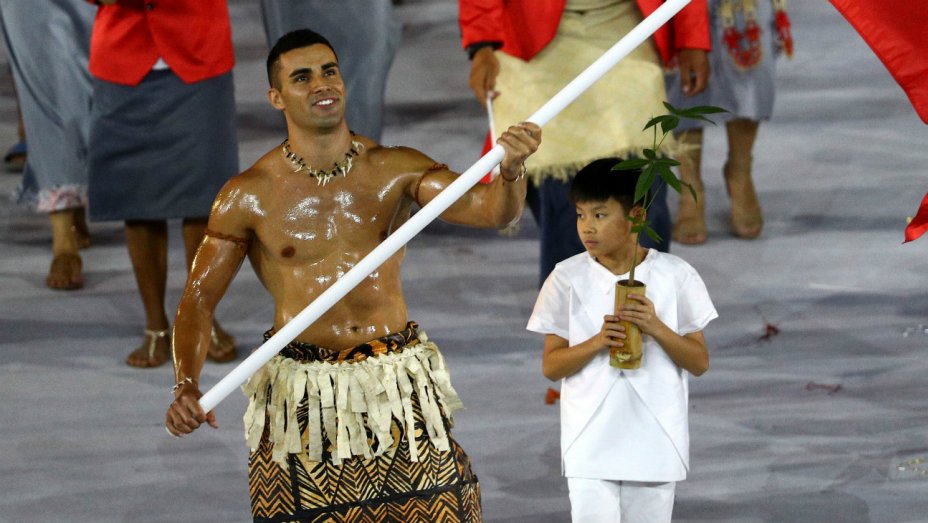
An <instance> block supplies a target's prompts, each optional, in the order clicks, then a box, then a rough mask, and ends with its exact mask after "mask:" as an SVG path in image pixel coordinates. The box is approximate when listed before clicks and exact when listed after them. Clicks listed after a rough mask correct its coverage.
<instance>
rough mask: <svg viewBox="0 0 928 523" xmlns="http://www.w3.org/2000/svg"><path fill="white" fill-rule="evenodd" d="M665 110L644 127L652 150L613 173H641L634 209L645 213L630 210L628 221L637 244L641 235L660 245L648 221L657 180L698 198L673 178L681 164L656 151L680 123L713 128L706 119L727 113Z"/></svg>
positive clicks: (632, 275) (707, 109)
mask: <svg viewBox="0 0 928 523" xmlns="http://www.w3.org/2000/svg"><path fill="white" fill-rule="evenodd" d="M664 107H666V108H667V113H666V114H662V115H660V116H655V117H653V118H651V119H650V120H649V121H648V123H647V125H645V126H644V129H643V130H645V131H647V130H648V129H653V130H654V138H653V140H652V146H651V148H650V149H643V150H642V151H641V154H642V155H643V156H644V158H637V157H635V158H629V159H627V160H623V161H621V162H619V163H617V164H615V165H614V166H613V167H612V170H613V171H637V170H639V169H640V170H641V176H640V177H639V178H638V184H637V185H636V186H635V205H634V206H633V207H641V208H642V209H644V211H645V212H632V211H631V209H630V210H629V213H628V220H629V221H630V222H632V232H633V233H637V234H638V242H639V243H640V240H641V234H642V233H643V234H647V235H648V237H650V238H651V239H652V240H654V241H655V242H660V241H661V237H660V235H658V234H657V231H655V230H654V229H653V228H652V227H651V224H650V222H649V221H648V213H647V211H648V207H650V206H651V204H652V203H654V199H655V198H657V196H658V195H657V192H659V191H655V194H650V198H649V197H648V196H649V189H650V188H651V185H652V184H653V183H654V180H655V179H657V177H658V176H660V177H661V180H663V181H664V183H665V184H666V185H667V186H668V187H670V188H672V189H673V190H675V191H677V193H678V194H683V188H684V187H686V188H687V189H688V190H689V192H690V194H691V195H692V196H693V199H694V200H695V199H697V197H696V189H694V188H693V186H692V185H690V184H688V183H686V182H684V181H683V180H681V179H679V178H677V175H676V174H674V172H673V170H672V168H673V167H677V166H678V165H680V162H678V161H677V160H674V159H673V158H670V157H668V156H663V155H659V154H658V153H657V151H658V150H659V149H660V147H661V145H663V143H664V140H666V139H667V136H669V135H670V133H672V132H673V130H674V129H676V128H677V126H679V125H680V122H681V121H682V120H683V119H690V120H703V121H705V122H709V123H711V124H712V125H715V122H713V121H712V120H710V119H709V118H707V117H706V115H710V114H717V113H726V112H728V111H726V110H725V109H722V108H721V107H716V106H714V105H697V106H695V107H689V108H686V109H680V108H677V107H674V106H673V105H671V104H669V103H667V102H664ZM658 127H660V137H659V138H660V139H658V131H657V128H658ZM637 258H638V249H637V248H636V249H633V250H632V268H631V270H630V272H629V274H628V282H629V285H635V284H636V282H635V265H637V264H638V259H637Z"/></svg>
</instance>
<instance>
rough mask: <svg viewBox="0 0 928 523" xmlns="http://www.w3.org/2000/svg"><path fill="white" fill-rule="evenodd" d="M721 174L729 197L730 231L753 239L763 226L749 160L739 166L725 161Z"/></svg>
mask: <svg viewBox="0 0 928 523" xmlns="http://www.w3.org/2000/svg"><path fill="white" fill-rule="evenodd" d="M723 174H724V175H725V189H726V190H727V191H728V197H729V198H731V226H732V232H733V233H734V234H735V236H737V237H739V238H744V239H746V240H753V239H754V238H757V237H758V236H760V233H761V231H762V230H763V228H764V215H763V211H762V210H761V207H760V201H758V199H757V193H756V192H755V191H754V182H753V180H751V162H750V161H748V162H747V163H746V165H740V166H732V165H731V162H729V163H726V164H725V167H724V169H723Z"/></svg>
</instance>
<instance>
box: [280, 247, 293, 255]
mask: <svg viewBox="0 0 928 523" xmlns="http://www.w3.org/2000/svg"><path fill="white" fill-rule="evenodd" d="M294 254H296V249H294V248H293V246H292V245H288V246H286V247H284V248H283V249H281V251H280V255H281V256H283V257H284V258H292V257H293V255H294Z"/></svg>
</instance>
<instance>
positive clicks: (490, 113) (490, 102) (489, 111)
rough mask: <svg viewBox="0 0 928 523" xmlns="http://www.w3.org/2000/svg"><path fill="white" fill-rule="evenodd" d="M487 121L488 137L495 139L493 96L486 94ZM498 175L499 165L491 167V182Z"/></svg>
mask: <svg viewBox="0 0 928 523" xmlns="http://www.w3.org/2000/svg"><path fill="white" fill-rule="evenodd" d="M487 122H488V123H489V124H490V139H491V140H496V123H495V122H494V121H493V97H492V96H490V95H487ZM497 176H499V165H498V164H497V165H496V167H493V179H492V180H490V181H491V182H492V181H493V180H495V179H496V177H497Z"/></svg>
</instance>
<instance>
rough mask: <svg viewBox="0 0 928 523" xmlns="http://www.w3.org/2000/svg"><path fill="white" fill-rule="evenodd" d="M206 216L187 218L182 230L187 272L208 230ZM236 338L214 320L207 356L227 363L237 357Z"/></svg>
mask: <svg viewBox="0 0 928 523" xmlns="http://www.w3.org/2000/svg"><path fill="white" fill-rule="evenodd" d="M206 222H207V219H206V218H185V219H184V221H183V225H182V227H181V230H182V231H183V236H184V253H185V255H186V257H187V272H188V273H189V272H190V267H191V266H192V265H193V258H194V257H195V256H196V254H197V249H198V248H199V247H200V242H202V241H203V233H204V231H206ZM235 356H236V353H235V338H234V337H233V336H232V335H231V334H229V333H228V332H226V331H225V330H224V329H223V328H222V327H220V326H219V322H217V321H215V320H214V321H213V335H212V344H211V345H210V348H209V350H208V351H207V352H206V357H207V358H209V359H210V360H212V361H215V362H218V363H225V362H228V361H232V360H234V359H235Z"/></svg>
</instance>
